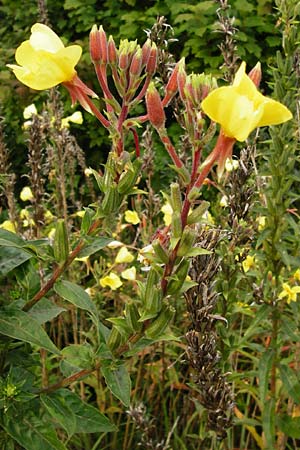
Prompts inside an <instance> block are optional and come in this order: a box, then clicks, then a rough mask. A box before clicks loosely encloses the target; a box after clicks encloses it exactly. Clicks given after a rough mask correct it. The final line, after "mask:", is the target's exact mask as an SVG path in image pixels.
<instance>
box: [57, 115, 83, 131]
mask: <svg viewBox="0 0 300 450" xmlns="http://www.w3.org/2000/svg"><path fill="white" fill-rule="evenodd" d="M70 122H72V123H77V124H78V125H81V124H82V123H83V117H82V112H81V111H75V112H74V113H73V114H71V115H70V116H68V117H64V118H63V119H61V127H62V128H69V126H70Z"/></svg>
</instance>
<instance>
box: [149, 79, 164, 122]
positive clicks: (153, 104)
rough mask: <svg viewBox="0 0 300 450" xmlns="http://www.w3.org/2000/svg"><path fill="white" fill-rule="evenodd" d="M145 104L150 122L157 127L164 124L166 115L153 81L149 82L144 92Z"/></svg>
mask: <svg viewBox="0 0 300 450" xmlns="http://www.w3.org/2000/svg"><path fill="white" fill-rule="evenodd" d="M146 106H147V112H148V117H149V121H150V123H151V124H152V125H153V126H154V127H155V128H157V129H160V128H163V127H164V126H165V121H166V116H165V112H164V108H163V106H162V101H161V98H160V95H159V93H158V91H157V89H156V88H155V86H154V83H150V85H149V87H148V90H147V92H146Z"/></svg>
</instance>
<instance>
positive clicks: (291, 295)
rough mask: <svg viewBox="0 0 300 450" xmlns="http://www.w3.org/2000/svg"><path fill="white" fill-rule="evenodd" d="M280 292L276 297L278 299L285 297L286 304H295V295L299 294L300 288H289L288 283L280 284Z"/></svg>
mask: <svg viewBox="0 0 300 450" xmlns="http://www.w3.org/2000/svg"><path fill="white" fill-rule="evenodd" d="M282 287H283V289H282V291H281V292H280V294H279V295H278V298H284V297H287V302H288V303H290V302H295V301H296V300H297V294H299V292H300V286H293V287H291V286H290V285H289V284H288V283H283V284H282Z"/></svg>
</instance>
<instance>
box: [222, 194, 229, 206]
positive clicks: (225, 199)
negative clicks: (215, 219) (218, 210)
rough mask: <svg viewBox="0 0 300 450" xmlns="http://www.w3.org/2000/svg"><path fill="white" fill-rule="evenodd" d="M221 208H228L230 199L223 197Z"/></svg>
mask: <svg viewBox="0 0 300 450" xmlns="http://www.w3.org/2000/svg"><path fill="white" fill-rule="evenodd" d="M220 206H222V208H226V207H227V206H228V197H227V195H223V197H222V198H221V200H220Z"/></svg>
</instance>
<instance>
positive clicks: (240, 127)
mask: <svg viewBox="0 0 300 450" xmlns="http://www.w3.org/2000/svg"><path fill="white" fill-rule="evenodd" d="M202 109H203V111H204V112H205V114H206V115H207V116H208V117H209V118H210V119H211V120H213V121H214V122H217V123H219V124H220V125H221V129H222V131H223V133H224V135H225V136H227V137H229V138H234V139H236V140H238V141H240V142H243V141H245V140H246V139H247V137H248V136H249V134H250V133H251V132H252V131H253V130H254V129H255V128H258V127H263V126H266V125H277V124H280V123H283V122H286V121H287V120H290V119H291V118H292V113H291V112H290V111H289V110H288V108H286V106H284V105H282V104H281V103H279V102H277V101H275V100H272V99H270V98H268V97H265V96H264V95H262V94H261V93H260V92H259V91H258V90H257V88H256V86H255V84H254V83H253V81H252V80H251V78H250V77H249V76H248V75H246V63H245V62H242V64H241V66H240V68H239V70H238V71H237V73H236V75H235V78H234V81H233V84H232V86H225V87H220V88H218V89H215V90H213V91H212V92H210V93H209V94H208V96H207V97H206V98H205V99H204V100H203V102H202Z"/></svg>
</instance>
